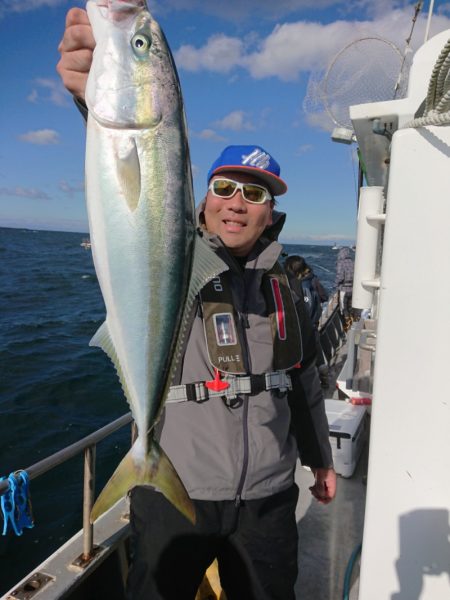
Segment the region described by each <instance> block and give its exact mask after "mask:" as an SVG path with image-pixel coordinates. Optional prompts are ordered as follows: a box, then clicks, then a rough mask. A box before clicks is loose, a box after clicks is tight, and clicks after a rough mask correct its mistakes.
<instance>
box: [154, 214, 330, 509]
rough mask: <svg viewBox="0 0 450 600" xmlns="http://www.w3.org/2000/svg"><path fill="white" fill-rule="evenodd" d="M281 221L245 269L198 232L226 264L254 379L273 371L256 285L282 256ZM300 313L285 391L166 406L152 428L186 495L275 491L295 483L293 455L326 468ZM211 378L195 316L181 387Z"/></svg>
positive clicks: (325, 443)
mask: <svg viewBox="0 0 450 600" xmlns="http://www.w3.org/2000/svg"><path fill="white" fill-rule="evenodd" d="M200 210H201V209H200ZM284 218H285V216H284V215H282V214H275V216H274V226H272V228H271V230H270V231H267V234H268V236H267V238H264V239H262V240H261V241H260V242H259V243H258V244H257V246H256V247H255V248H254V250H253V251H252V254H251V255H250V256H249V257H248V260H247V264H246V265H245V270H243V269H242V266H240V265H239V264H238V263H237V262H236V260H235V259H234V257H233V256H232V255H231V254H229V253H228V252H227V250H226V249H225V248H224V246H223V244H222V243H221V241H220V239H219V238H217V237H216V236H211V235H209V234H208V233H207V232H204V235H205V238H206V239H207V240H208V242H209V244H210V245H211V247H212V248H213V249H214V251H216V252H217V253H219V255H220V256H221V258H222V259H223V260H224V261H225V262H226V264H227V265H228V268H229V274H230V279H231V288H232V295H233V302H234V305H235V308H236V309H237V311H238V312H239V313H240V314H242V315H245V317H246V325H245V329H243V332H241V333H243V335H244V339H245V340H246V347H247V351H248V356H247V357H246V358H247V360H248V364H249V365H250V369H251V373H252V374H255V375H257V374H261V373H267V372H270V371H273V367H272V360H273V345H272V333H271V326H270V322H269V319H268V317H267V316H266V315H267V311H266V307H265V301H264V297H263V295H262V292H261V280H262V276H263V274H264V273H265V272H266V271H267V270H268V269H270V268H271V267H272V266H273V265H274V263H275V262H276V261H277V259H278V257H279V255H280V253H281V246H280V244H278V243H277V242H276V241H275V240H274V239H273V238H274V237H276V235H277V233H278V230H279V229H280V226H282V224H283V223H284ZM301 312H302V311H301V309H300V313H301ZM305 316H306V319H307V315H306V312H305V313H304V314H303V315H302V314H300V320H301V323H302V340H303V359H304V360H303V361H302V365H303V366H302V368H301V369H295V370H294V371H292V374H293V375H292V378H293V385H294V389H293V391H292V392H291V393H289V394H287V393H286V392H284V393H282V394H280V392H279V391H278V390H277V391H276V392H273V391H262V392H260V393H257V394H255V395H240V396H238V398H236V399H235V400H233V401H226V400H225V399H223V398H217V397H216V398H210V399H209V400H206V401H204V402H200V403H199V402H192V401H188V402H180V403H173V404H166V407H165V411H164V415H163V418H162V420H161V422H160V424H159V426H158V431H159V434H160V443H161V446H162V447H163V449H164V450H165V452H166V453H167V454H168V456H169V458H170V459H171V461H172V462H173V464H174V466H175V468H176V470H177V472H178V474H179V475H180V477H181V479H182V481H183V483H184V484H185V486H186V489H187V491H188V493H189V495H190V496H191V498H195V499H200V500H233V499H236V498H237V497H240V498H242V499H244V500H245V499H257V498H264V497H266V496H269V495H271V494H274V493H277V492H280V491H282V490H284V489H287V488H288V487H290V486H291V485H292V483H293V481H294V469H295V463H296V459H297V456H298V453H300V456H301V458H302V462H303V463H304V464H309V465H310V466H315V467H330V466H331V465H332V458H331V449H330V444H329V438H328V423H327V419H326V415H325V410H324V402H323V396H322V392H321V389H320V385H319V382H318V378H317V374H316V369H315V366H314V342H313V336H312V337H310V332H309V330H308V335H307V336H306V338H307V340H306V343H305V336H304V335H303V321H304V319H305ZM238 326H239V325H238ZM308 326H309V327H311V326H310V324H309V325H308ZM213 378H214V373H213V367H212V366H211V364H210V362H209V360H208V353H207V347H206V342H205V334H204V328H203V321H202V317H201V311H198V312H197V314H196V315H195V318H194V321H193V324H192V328H191V332H190V335H189V339H188V342H187V348H186V352H185V356H184V360H183V365H182V370H181V383H182V384H188V383H195V382H204V381H209V380H211V379H213ZM296 438H297V439H296ZM297 446H298V447H297Z"/></svg>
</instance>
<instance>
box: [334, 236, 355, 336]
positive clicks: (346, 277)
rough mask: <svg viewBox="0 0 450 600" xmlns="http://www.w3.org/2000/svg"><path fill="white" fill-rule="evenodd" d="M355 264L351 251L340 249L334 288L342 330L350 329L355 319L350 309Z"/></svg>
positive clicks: (345, 248)
mask: <svg viewBox="0 0 450 600" xmlns="http://www.w3.org/2000/svg"><path fill="white" fill-rule="evenodd" d="M354 269H355V264H354V262H353V259H352V257H351V250H350V248H348V247H344V248H341V249H340V250H339V252H338V255H337V259H336V279H335V286H336V289H337V291H338V292H339V306H340V309H341V314H342V316H343V318H344V330H345V331H347V330H348V329H350V327H351V324H352V321H353V319H354V317H355V314H354V311H353V309H352V296H353V272H354Z"/></svg>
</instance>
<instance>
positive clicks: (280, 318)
mask: <svg viewBox="0 0 450 600" xmlns="http://www.w3.org/2000/svg"><path fill="white" fill-rule="evenodd" d="M270 283H271V284H272V292H273V297H274V300H275V307H276V317H277V329H278V337H279V338H280V340H285V339H286V320H285V314H284V304H283V297H282V295H281V290H280V282H279V281H278V279H275V277H271V279H270Z"/></svg>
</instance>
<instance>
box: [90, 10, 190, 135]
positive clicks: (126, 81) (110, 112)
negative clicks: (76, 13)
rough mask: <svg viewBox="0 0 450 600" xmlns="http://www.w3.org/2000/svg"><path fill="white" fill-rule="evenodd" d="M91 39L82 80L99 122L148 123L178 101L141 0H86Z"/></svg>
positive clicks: (169, 65) (168, 59) (173, 76)
mask: <svg viewBox="0 0 450 600" xmlns="http://www.w3.org/2000/svg"><path fill="white" fill-rule="evenodd" d="M87 12H88V16H89V20H90V22H91V25H92V29H93V34H94V38H95V42H96V47H95V50H94V57H93V61H92V66H91V69H90V72H89V77H88V81H87V86H86V95H85V97H86V104H87V106H88V109H89V113H90V115H91V117H93V118H95V119H96V120H97V121H98V122H99V123H100V124H101V125H103V126H104V127H111V128H116V129H117V128H119V129H121V128H122V129H146V128H154V127H157V126H158V125H159V123H160V122H161V121H162V120H164V118H165V117H167V116H168V115H170V114H171V113H174V112H175V111H177V110H179V108H180V106H181V105H182V100H181V91H180V84H179V80H178V75H177V72H176V68H175V64H174V62H173V58H172V54H171V52H170V48H169V46H168V44H167V41H166V38H165V36H164V33H163V31H162V30H161V28H160V26H159V24H158V22H157V21H156V20H155V19H154V18H153V17H152V15H151V14H150V12H149V10H148V9H147V5H146V2H145V0H89V1H88V2H87Z"/></svg>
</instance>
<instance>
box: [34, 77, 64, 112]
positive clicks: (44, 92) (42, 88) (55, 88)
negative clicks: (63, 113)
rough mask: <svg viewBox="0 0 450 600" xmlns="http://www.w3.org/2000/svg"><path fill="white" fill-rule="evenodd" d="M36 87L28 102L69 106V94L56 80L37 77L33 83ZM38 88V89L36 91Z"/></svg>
mask: <svg viewBox="0 0 450 600" xmlns="http://www.w3.org/2000/svg"><path fill="white" fill-rule="evenodd" d="M33 84H34V85H35V86H36V87H35V88H33V90H32V91H31V93H30V95H29V96H28V98H27V99H28V101H29V102H33V103H36V102H39V101H40V100H43V101H45V102H51V103H52V104H55V105H56V106H71V102H70V94H69V92H67V90H66V89H65V87H64V86H63V84H62V82H61V81H59V80H56V79H51V78H45V77H39V78H37V79H35V80H34V81H33ZM36 88H39V89H36Z"/></svg>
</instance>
